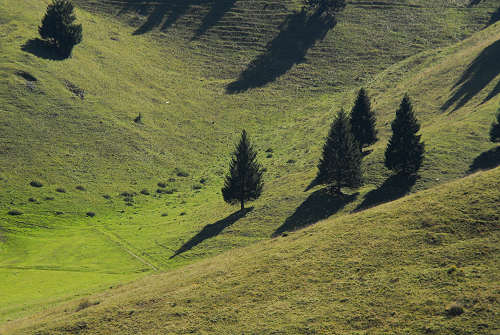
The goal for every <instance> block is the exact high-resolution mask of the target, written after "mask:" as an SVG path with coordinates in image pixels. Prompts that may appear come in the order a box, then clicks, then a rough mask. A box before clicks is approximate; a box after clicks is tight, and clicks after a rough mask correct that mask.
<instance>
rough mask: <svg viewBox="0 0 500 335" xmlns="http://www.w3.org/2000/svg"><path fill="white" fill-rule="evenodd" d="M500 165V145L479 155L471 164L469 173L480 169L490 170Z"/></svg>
mask: <svg viewBox="0 0 500 335" xmlns="http://www.w3.org/2000/svg"><path fill="white" fill-rule="evenodd" d="M499 165H500V146H499V147H496V148H493V149H491V150H488V151H485V152H483V153H482V154H480V155H479V156H477V157H476V158H475V159H474V161H473V162H472V164H471V165H470V166H469V173H473V172H476V171H478V170H489V169H493V168H496V167H497V166H499Z"/></svg>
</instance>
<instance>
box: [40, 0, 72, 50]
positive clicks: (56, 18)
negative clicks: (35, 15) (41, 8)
mask: <svg viewBox="0 0 500 335" xmlns="http://www.w3.org/2000/svg"><path fill="white" fill-rule="evenodd" d="M73 9H74V7H73V4H72V3H71V1H69V0H52V3H51V4H49V5H48V7H47V12H46V13H45V16H44V17H43V19H42V25H41V26H40V27H38V32H39V34H40V36H41V37H42V39H44V40H47V41H48V42H49V43H51V44H52V45H54V46H55V47H56V48H57V49H58V50H59V52H60V53H61V54H63V55H64V56H70V55H71V51H72V50H73V47H74V46H75V45H77V44H78V43H80V42H81V41H82V25H81V24H74V23H73V22H74V21H75V20H76V16H75V15H74V13H73Z"/></svg>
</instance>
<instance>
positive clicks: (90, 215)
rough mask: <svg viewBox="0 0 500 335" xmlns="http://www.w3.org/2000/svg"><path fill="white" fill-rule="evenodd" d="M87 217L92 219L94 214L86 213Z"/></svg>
mask: <svg viewBox="0 0 500 335" xmlns="http://www.w3.org/2000/svg"><path fill="white" fill-rule="evenodd" d="M87 216H88V217H90V218H93V217H94V216H95V213H94V212H87Z"/></svg>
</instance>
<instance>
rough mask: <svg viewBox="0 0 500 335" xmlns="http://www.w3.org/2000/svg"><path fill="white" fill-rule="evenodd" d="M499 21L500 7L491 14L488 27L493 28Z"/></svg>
mask: <svg viewBox="0 0 500 335" xmlns="http://www.w3.org/2000/svg"><path fill="white" fill-rule="evenodd" d="M498 21H500V7H498V9H497V10H496V11H494V12H493V13H492V14H491V17H490V21H489V22H488V25H489V26H491V25H492V24H494V23H497V22H498Z"/></svg>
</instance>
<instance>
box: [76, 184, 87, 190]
mask: <svg viewBox="0 0 500 335" xmlns="http://www.w3.org/2000/svg"><path fill="white" fill-rule="evenodd" d="M75 188H76V189H77V190H78V191H85V187H83V186H82V185H78V186H77V187H75Z"/></svg>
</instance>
